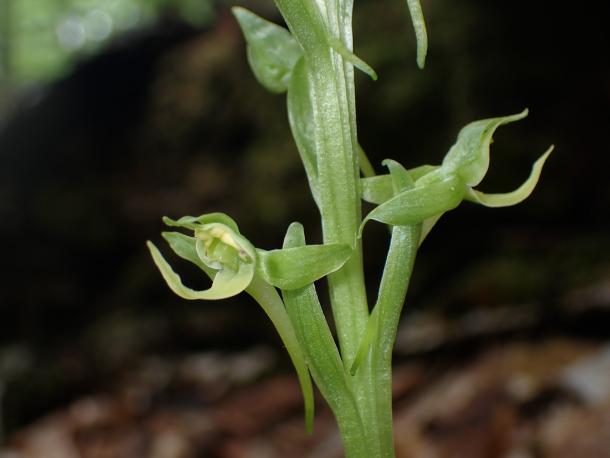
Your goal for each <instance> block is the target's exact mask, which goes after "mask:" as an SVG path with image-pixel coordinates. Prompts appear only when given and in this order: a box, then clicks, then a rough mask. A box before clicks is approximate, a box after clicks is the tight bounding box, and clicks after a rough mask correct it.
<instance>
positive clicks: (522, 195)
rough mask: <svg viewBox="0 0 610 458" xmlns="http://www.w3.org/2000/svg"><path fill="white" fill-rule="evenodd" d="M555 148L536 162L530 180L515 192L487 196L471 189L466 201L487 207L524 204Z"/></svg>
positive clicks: (547, 151) (551, 148)
mask: <svg viewBox="0 0 610 458" xmlns="http://www.w3.org/2000/svg"><path fill="white" fill-rule="evenodd" d="M553 148H554V147H553V146H551V147H550V148H549V149H548V150H546V152H545V153H544V154H543V155H542V156H540V158H538V160H537V161H536V162H534V165H533V166H532V171H531V173H530V176H529V177H528V179H527V180H525V181H524V182H523V184H522V185H521V186H519V187H518V188H517V189H515V190H514V191H512V192H505V193H499V194H485V193H483V192H481V191H477V190H475V189H469V190H468V192H467V193H466V196H465V199H466V200H470V201H471V202H475V203H478V204H481V205H485V206H486V207H509V206H511V205H516V204H518V203H520V202H523V201H524V200H525V199H527V198H528V197H529V195H530V194H531V193H532V191H533V190H534V188H535V187H536V184H537V183H538V179H539V178H540V173H541V172H542V167H543V166H544V163H545V161H546V160H547V158H548V157H549V155H550V154H551V151H553Z"/></svg>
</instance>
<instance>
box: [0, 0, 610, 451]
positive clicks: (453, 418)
mask: <svg viewBox="0 0 610 458" xmlns="http://www.w3.org/2000/svg"><path fill="white" fill-rule="evenodd" d="M233 4H240V5H242V6H246V7H248V8H251V9H253V10H254V11H256V12H258V13H259V14H260V15H262V16H265V17H267V18H269V19H270V20H274V21H276V22H281V18H280V17H279V16H278V14H277V13H276V11H275V8H274V5H273V3H272V2H271V1H263V0H253V1H249V2H248V1H242V2H239V1H237V2H228V1H221V0H0V222H1V224H0V234H1V236H2V240H3V241H4V243H3V250H2V252H3V259H4V260H5V262H4V264H5V268H4V269H3V271H4V274H2V281H1V283H0V431H1V432H0V434H1V436H2V439H1V440H2V441H3V443H4V447H3V448H2V450H1V451H0V456H1V457H3V458H5V457H6V458H8V457H11V458H14V457H38V456H40V457H43V456H44V457H45V458H48V457H55V456H56V457H59V458H71V457H80V456H87V457H89V456H90V457H138V456H146V457H148V456H151V457H152V456H154V457H158V458H163V457H167V458H170V457H191V456H192V457H195V456H222V457H225V456H226V457H233V456H234V457H250V456H262V457H267V456H268V457H273V456H294V457H298V456H320V457H332V456H339V455H340V452H338V449H337V439H336V432H334V429H333V426H332V421H331V419H330V418H329V416H328V412H326V411H325V410H324V408H323V406H322V404H321V405H320V415H319V420H318V423H317V427H316V428H317V429H316V433H315V434H314V435H313V436H306V435H305V434H304V432H303V425H302V418H301V411H300V409H301V407H300V402H301V401H300V398H299V392H298V387H297V386H296V384H295V381H294V378H293V376H292V372H291V368H290V364H289V361H288V360H287V358H286V355H285V354H283V352H282V349H281V344H280V342H279V339H278V338H277V337H276V336H275V335H274V333H273V330H272V327H271V325H270V324H269V323H268V322H267V319H266V318H265V316H264V314H263V313H261V311H260V310H259V309H258V307H257V306H256V305H255V304H254V303H253V302H251V301H250V299H249V298H247V297H242V296H240V297H237V298H233V299H230V300H226V301H222V302H205V303H204V302H187V301H183V300H180V299H179V298H177V297H176V296H174V295H172V294H171V293H170V292H169V290H168V289H167V288H166V287H165V285H164V284H163V282H162V280H161V278H160V276H159V274H158V272H157V271H156V270H155V268H154V266H153V264H152V262H151V260H150V258H149V254H148V252H147V250H146V247H145V241H146V240H147V239H150V240H153V241H155V242H157V243H161V238H160V236H159V234H160V232H161V231H162V230H164V228H163V225H162V223H161V216H163V215H167V216H171V217H180V216H183V215H187V214H190V215H198V214H202V213H207V212H212V211H223V212H226V213H228V214H229V215H231V216H232V217H233V218H235V219H236V220H237V221H238V223H239V225H240V229H241V231H242V232H243V233H244V234H245V235H246V236H247V237H248V238H249V239H250V240H251V241H252V242H253V243H254V244H255V245H256V246H258V247H261V248H266V249H271V248H274V247H277V246H278V245H279V244H280V241H281V239H282V236H283V233H284V231H285V228H286V227H287V226H288V224H289V223H290V222H292V221H295V220H298V221H301V222H303V223H304V225H305V227H306V231H307V233H308V237H309V238H310V239H311V240H314V241H315V240H319V238H320V234H319V227H318V220H317V214H316V209H315V207H314V205H313V203H312V200H311V198H310V196H309V192H308V190H307V186H306V180H305V177H304V173H303V171H302V170H301V165H300V162H299V160H298V155H297V152H296V149H295V147H294V145H293V142H292V139H291V137H290V132H289V128H288V123H287V120H286V113H285V97H284V96H277V95H271V94H269V93H266V92H265V90H264V89H263V88H262V87H260V86H259V85H258V84H257V82H256V81H255V80H254V77H253V76H252V74H251V72H250V71H249V68H248V65H247V62H246V58H245V48H244V42H243V39H242V37H241V34H240V32H239V30H238V27H237V25H236V23H235V21H234V19H233V18H232V16H231V15H230V11H229V7H230V6H231V5H233ZM422 4H423V8H424V11H425V14H426V17H427V22H428V32H429V38H430V46H429V54H428V61H427V65H426V69H425V70H424V71H419V70H418V69H417V67H416V65H415V43H414V36H413V31H412V29H411V25H410V21H409V18H408V14H407V11H406V7H405V5H404V4H403V2H400V1H389V0H386V1H383V2H381V1H374V0H357V1H356V8H355V18H354V30H355V48H356V53H357V54H358V55H359V56H361V57H362V58H363V59H364V60H365V61H367V62H368V63H369V64H371V65H372V67H373V68H375V70H376V71H377V73H378V74H379V80H378V81H377V82H372V81H370V80H369V79H367V77H366V76H364V75H358V76H357V100H358V121H359V137H360V140H361V143H362V145H363V147H364V148H365V150H366V151H367V153H368V155H369V157H370V158H371V160H372V162H373V163H374V165H375V167H376V169H377V171H378V172H380V173H381V172H382V171H383V169H382V167H381V165H380V163H381V161H382V160H383V159H385V158H388V157H391V158H394V159H397V160H399V161H400V162H401V163H403V164H404V165H405V166H407V167H413V166H416V165H420V164H422V163H432V164H436V163H439V162H440V161H441V159H442V157H443V156H444V154H445V153H446V152H447V150H448V149H449V147H450V146H451V144H452V143H453V141H454V139H455V136H456V135H457V132H458V131H459V129H460V128H461V127H462V126H464V125H465V124H467V123H468V122H470V121H472V120H475V119H482V118H486V117H492V116H499V115H506V114H511V113H516V112H519V111H521V110H522V109H523V108H525V107H528V108H529V109H530V115H529V117H528V118H526V119H525V120H523V121H521V122H519V123H517V124H513V125H510V126H507V127H503V128H501V129H500V130H499V131H498V132H497V134H496V135H495V143H494V145H493V148H492V160H491V167H490V172H489V174H488V176H487V177H486V179H485V181H484V182H483V183H482V185H481V186H480V189H481V190H484V191H488V192H501V191H504V190H509V189H513V188H514V187H515V186H517V185H518V184H519V183H520V182H521V181H522V180H523V179H524V178H525V177H526V176H527V175H528V173H529V169H530V167H531V164H532V162H533V161H534V160H535V159H536V158H537V157H538V156H539V155H540V154H541V153H542V152H543V151H544V150H545V149H546V148H547V147H548V146H549V145H550V144H554V145H555V147H556V150H555V152H554V153H553V155H552V156H551V158H550V160H549V161H548V163H547V165H546V167H545V170H544V172H543V174H542V178H541V180H540V183H539V187H538V189H537V190H536V191H535V193H534V194H533V196H532V197H531V198H530V199H528V200H527V201H526V202H525V203H523V204H521V205H519V206H516V207H513V208H509V209H501V210H493V209H485V208H483V207H478V206H474V205H472V204H468V203H465V204H463V205H462V206H460V207H459V208H458V209H457V210H455V211H452V212H450V213H449V214H447V215H446V216H445V217H443V219H442V220H441V222H440V223H439V225H438V226H437V227H436V228H435V230H434V231H433V233H432V234H431V235H430V236H429V237H428V239H427V240H426V242H425V244H424V245H423V246H422V249H421V251H420V254H419V259H418V263H417V266H418V267H417V269H416V273H415V275H414V278H413V280H412V287H411V289H410V291H409V296H408V304H407V307H406V310H405V320H404V324H403V325H402V326H401V329H400V331H399V338H398V342H397V351H396V361H397V370H396V386H397V388H396V393H395V396H396V405H397V414H396V421H397V437H398V438H399V439H398V446H399V455H400V456H415V457H418V456H440V457H444V456H448V457H449V456H468V457H478V456H481V457H495V456H498V457H500V456H526V457H527V456H532V457H534V456H535V457H541V456H542V457H546V456H552V457H560V456H566V457H568V456H569V457H574V456H581V457H588V456H590V457H605V456H610V454H609V453H610V452H608V450H609V449H610V448H609V447H608V446H607V445H608V443H610V407H609V406H610V347H608V346H607V345H608V343H607V342H608V339H609V338H610V211H609V209H610V182H609V179H608V170H609V168H610V154H608V153H609V151H608V147H607V139H606V137H607V135H608V132H610V130H609V128H610V58H609V56H610V54H609V48H608V43H610V36H609V35H610V32H609V29H608V27H607V21H608V19H609V18H610V15H609V14H608V13H609V11H608V5H607V4H606V3H604V2H599V3H595V2H593V3H589V4H587V5H586V7H582V8H580V9H578V8H577V9H575V8H574V7H573V6H572V4H570V3H567V4H565V5H564V4H562V3H561V2H559V3H557V2H555V3H553V4H552V5H550V4H549V3H548V2H542V1H536V2H526V1H523V0H521V1H513V2H486V1H484V0H464V1H461V2H455V1H449V0H440V1H435V2H432V1H423V2H422ZM365 244H366V247H367V252H366V265H367V267H366V270H367V281H368V283H369V285H370V291H371V300H373V299H374V294H375V290H376V282H377V281H378V279H379V276H380V272H381V268H382V264H383V257H384V254H385V247H386V244H387V232H386V231H385V229H384V228H383V227H381V226H375V225H373V224H371V225H369V226H368V227H367V234H366V236H365ZM166 252H167V251H166ZM174 265H180V268H179V269H178V270H180V272H181V273H182V274H183V276H184V278H185V280H186V281H187V282H189V284H190V285H193V286H201V287H202V286H203V285H204V284H205V280H204V279H201V278H200V276H198V275H197V272H195V271H194V270H193V269H190V266H188V265H186V264H179V262H178V261H177V260H175V262H174ZM460 387H461V388H460ZM460 389H461V391H460ZM434 400H436V401H434ZM435 402H436V403H435ZM558 412H559V413H558ZM253 418H256V421H254V420H253ZM579 428H580V429H579ZM583 430H584V431H586V434H583ZM583 437H586V438H587V441H586V444H584V445H583V444H582V443H581V442H579V441H578V440H576V439H578V438H583ZM575 438H576V439H575ZM566 444H570V447H577V448H570V447H568V446H567V445H566ZM575 444H576V445H575ZM578 447H584V448H578ZM50 450H53V452H51V451H50ZM517 452H519V453H522V454H521V455H518V454H517ZM52 453H53V454H52ZM425 453H429V454H428V455H425ZM511 453H513V454H512V455H511ZM316 454H317V455H316Z"/></svg>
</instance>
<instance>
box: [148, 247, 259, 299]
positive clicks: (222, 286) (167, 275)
mask: <svg viewBox="0 0 610 458" xmlns="http://www.w3.org/2000/svg"><path fill="white" fill-rule="evenodd" d="M147 246H148V249H149V250H150V253H151V255H152V257H153V260H154V262H155V264H156V265H157V268H158V269H159V271H160V272H161V275H162V276H163V279H164V280H165V282H166V283H167V284H168V286H169V287H170V289H171V290H172V291H173V292H174V293H176V294H177V295H178V296H180V297H182V298H183V299H188V300H195V299H205V300H215V299H225V298H227V297H231V296H235V295H236V294H239V293H240V292H242V291H243V290H245V289H246V288H247V287H248V285H249V284H250V282H251V281H252V277H253V276H254V263H253V262H251V263H243V264H240V266H239V269H238V270H237V271H233V270H231V269H221V270H219V271H218V273H217V274H216V276H215V277H214V281H213V282H212V286H211V287H210V288H208V289H206V290H203V291H196V290H193V289H191V288H189V287H187V286H185V285H184V284H183V283H182V280H181V279H180V276H179V275H178V274H177V273H176V272H174V271H173V270H172V268H171V266H170V265H169V264H168V263H167V261H166V260H165V259H164V258H163V256H162V255H161V253H160V252H159V250H158V249H157V247H156V246H155V245H153V244H152V243H151V242H147Z"/></svg>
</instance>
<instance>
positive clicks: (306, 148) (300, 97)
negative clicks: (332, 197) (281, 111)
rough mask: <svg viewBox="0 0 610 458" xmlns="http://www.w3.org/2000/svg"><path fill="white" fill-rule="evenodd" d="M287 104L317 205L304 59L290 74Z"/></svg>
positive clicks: (310, 119) (312, 128) (308, 91)
mask: <svg viewBox="0 0 610 458" xmlns="http://www.w3.org/2000/svg"><path fill="white" fill-rule="evenodd" d="M287 104H288V121H289V122H290V128H291V130H292V135H293V137H294V140H295V142H296V145H297V149H298V150H299V155H300V156H301V161H302V162H303V166H304V167H305V172H306V173H307V179H308V181H309V187H310V189H311V193H312V195H313V198H314V200H315V201H316V203H319V190H318V166H317V162H316V143H315V131H314V127H315V124H314V118H313V104H312V101H311V99H310V88H309V79H308V76H307V67H306V64H305V59H301V60H299V62H298V63H297V64H296V66H295V68H294V70H293V72H292V79H291V80H290V85H289V87H288V97H287Z"/></svg>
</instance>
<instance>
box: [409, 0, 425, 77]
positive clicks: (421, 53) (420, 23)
mask: <svg viewBox="0 0 610 458" xmlns="http://www.w3.org/2000/svg"><path fill="white" fill-rule="evenodd" d="M407 6H408V7H409V13H410V14H411V21H412V22H413V29H414V30H415V39H416V40H417V66H418V67H419V68H424V65H426V55H427V54H428V32H426V22H425V21H424V13H423V12H422V9H421V3H420V2H419V0H407Z"/></svg>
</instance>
